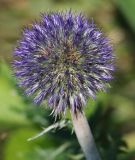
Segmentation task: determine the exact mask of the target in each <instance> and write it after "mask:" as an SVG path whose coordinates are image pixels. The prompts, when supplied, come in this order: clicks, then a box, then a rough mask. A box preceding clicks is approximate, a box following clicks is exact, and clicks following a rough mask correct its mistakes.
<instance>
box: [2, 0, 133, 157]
mask: <svg viewBox="0 0 135 160" xmlns="http://www.w3.org/2000/svg"><path fill="white" fill-rule="evenodd" d="M68 9H72V10H74V11H82V12H83V13H84V14H85V15H86V16H87V17H88V18H89V19H90V18H91V17H93V18H94V20H95V22H96V23H97V25H98V26H99V27H100V28H101V29H102V30H103V31H104V32H105V33H106V35H108V36H109V37H110V38H111V40H112V43H113V44H114V51H115V54H116V72H115V74H114V77H115V79H114V81H113V82H112V84H111V85H112V88H111V89H110V91H109V92H108V93H107V94H105V93H99V94H98V95H97V100H96V101H92V100H89V101H88V104H87V108H86V110H85V112H86V114H87V117H88V120H89V123H90V125H91V128H92V131H93V134H94V137H95V140H96V144H97V146H98V149H99V151H100V153H101V156H102V158H103V160H135V16H134V15H135V0H0V160H43V159H44V160H84V157H83V154H82V151H81V149H80V146H79V144H78V142H77V139H76V137H75V134H74V133H72V126H71V125H68V126H67V127H65V128H63V129H56V130H53V131H50V132H49V133H47V134H45V135H44V136H42V137H40V138H38V139H36V140H33V141H30V142H28V141H27V139H28V138H30V137H32V136H34V135H36V134H38V133H39V132H41V131H42V127H48V126H49V125H51V124H53V123H54V119H53V117H51V116H50V115H49V114H50V111H49V110H47V109H46V107H44V106H41V107H37V106H34V105H33V104H32V103H31V101H30V100H29V99H27V98H26V97H24V95H23V93H22V91H21V90H20V89H18V88H17V86H16V81H15V78H14V76H13V74H12V67H11V62H12V59H13V57H12V52H13V49H14V47H15V46H16V41H17V40H18V39H19V38H20V37H21V30H22V28H23V26H24V25H29V24H31V23H32V22H33V20H35V19H36V18H39V14H40V13H41V12H46V11H56V10H58V11H60V10H62V11H65V10H68ZM66 118H67V119H70V117H69V116H68V115H67V117H66Z"/></svg>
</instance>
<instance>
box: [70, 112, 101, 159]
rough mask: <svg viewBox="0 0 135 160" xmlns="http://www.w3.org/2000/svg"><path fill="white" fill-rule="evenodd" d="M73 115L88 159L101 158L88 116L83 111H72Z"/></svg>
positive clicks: (74, 123)
mask: <svg viewBox="0 0 135 160" xmlns="http://www.w3.org/2000/svg"><path fill="white" fill-rule="evenodd" d="M71 117H72V121H73V126H74V130H75V133H76V136H77V138H78V141H79V143H80V146H81V147H82V150H83V152H84V155H85V157H86V160H101V158H100V156H99V153H98V151H97V148H96V145H95V142H94V138H93V135H92V132H91V130H90V127H89V124H88V121H87V119H86V116H85V115H84V114H83V113H81V112H78V113H77V114H74V113H72V112H71Z"/></svg>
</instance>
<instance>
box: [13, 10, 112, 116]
mask: <svg viewBox="0 0 135 160" xmlns="http://www.w3.org/2000/svg"><path fill="white" fill-rule="evenodd" d="M14 54H15V57H16V58H15V60H14V66H15V74H16V76H17V77H18V79H19V82H18V83H19V85H21V86H22V87H23V88H24V90H25V93H26V94H27V95H28V96H32V97H33V100H34V103H36V104H41V103H43V102H44V101H45V100H47V102H48V105H49V106H50V107H51V108H52V109H53V112H54V113H55V114H56V115H57V114H59V113H65V111H66V109H67V108H70V109H71V111H72V112H74V113H76V112H77V111H82V109H83V106H85V105H86V101H87V99H88V98H89V97H92V98H95V96H96V93H97V92H98V91H99V90H103V91H105V90H106V88H107V87H108V82H109V81H110V80H111V79H112V71H113V70H114V67H113V59H114V58H113V53H112V46H111V45H110V42H109V40H108V38H107V37H105V36H104V35H103V33H102V32H101V31H100V30H99V29H98V28H97V27H96V26H95V24H94V22H93V20H91V22H88V21H87V19H86V18H85V17H84V16H83V15H82V14H73V13H72V12H71V11H69V12H66V13H60V12H55V13H50V14H42V16H41V20H40V22H35V23H34V24H33V25H32V26H31V27H30V28H25V29H24V31H23V35H22V38H21V40H20V41H19V42H18V46H17V47H16V49H15V51H14Z"/></svg>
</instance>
